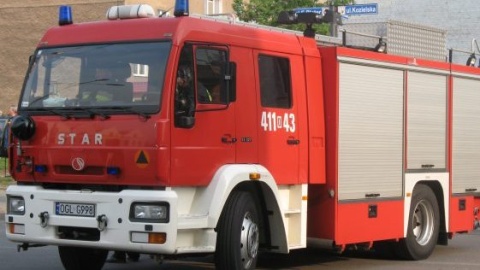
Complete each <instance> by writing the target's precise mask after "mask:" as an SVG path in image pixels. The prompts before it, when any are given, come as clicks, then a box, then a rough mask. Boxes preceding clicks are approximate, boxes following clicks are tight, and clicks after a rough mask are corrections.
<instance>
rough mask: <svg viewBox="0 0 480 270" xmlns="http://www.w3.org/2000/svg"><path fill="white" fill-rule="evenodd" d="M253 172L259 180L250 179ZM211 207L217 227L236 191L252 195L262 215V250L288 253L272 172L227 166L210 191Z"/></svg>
mask: <svg viewBox="0 0 480 270" xmlns="http://www.w3.org/2000/svg"><path fill="white" fill-rule="evenodd" d="M250 173H259V174H260V179H259V180H250V178H249V174H250ZM207 189H208V190H209V192H207V193H206V196H207V197H209V201H210V205H209V209H208V213H209V214H208V215H209V221H211V222H209V224H210V225H212V227H214V228H216V227H217V225H218V223H219V221H220V217H221V214H222V212H223V209H224V207H225V205H226V203H227V200H228V199H229V197H230V196H231V194H233V193H234V192H236V191H247V192H250V193H251V194H252V195H253V196H254V198H255V201H256V203H255V204H256V205H257V207H258V208H257V209H258V211H259V215H260V222H261V224H260V231H261V234H260V235H261V244H262V248H268V249H272V250H274V251H275V252H280V253H288V244H287V236H286V229H285V228H286V227H285V223H284V220H283V218H282V217H283V213H282V212H281V210H280V207H279V204H278V202H279V199H280V198H279V191H278V187H277V185H276V182H275V180H274V178H273V176H272V175H271V174H270V172H269V171H268V170H267V169H266V168H264V167H263V166H260V165H251V164H246V165H225V166H222V168H221V169H220V170H219V171H218V172H217V174H216V175H215V177H214V180H213V181H212V183H211V184H210V185H209V187H208V188H207Z"/></svg>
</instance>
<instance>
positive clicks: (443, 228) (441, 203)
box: [415, 181, 447, 235]
mask: <svg viewBox="0 0 480 270" xmlns="http://www.w3.org/2000/svg"><path fill="white" fill-rule="evenodd" d="M418 185H425V186H428V187H429V188H430V189H431V190H432V191H433V193H434V194H435V197H436V198H437V203H438V209H439V213H440V231H439V233H440V235H442V234H445V233H447V222H446V220H447V219H446V213H447V212H446V210H447V209H445V205H446V204H445V196H444V193H443V188H442V185H441V184H440V182H439V181H420V182H418V183H417V184H416V185H415V187H417V186H418Z"/></svg>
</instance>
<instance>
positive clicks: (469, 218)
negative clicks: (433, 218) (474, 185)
mask: <svg viewBox="0 0 480 270" xmlns="http://www.w3.org/2000/svg"><path fill="white" fill-rule="evenodd" d="M473 208H474V198H473V196H452V198H450V224H449V225H450V231H452V232H469V231H471V230H473V229H474V228H473V224H474V221H475V217H474V215H473Z"/></svg>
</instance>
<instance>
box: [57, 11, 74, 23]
mask: <svg viewBox="0 0 480 270" xmlns="http://www.w3.org/2000/svg"><path fill="white" fill-rule="evenodd" d="M72 23H73V17H72V7H71V6H60V9H59V10H58V25H69V24H72Z"/></svg>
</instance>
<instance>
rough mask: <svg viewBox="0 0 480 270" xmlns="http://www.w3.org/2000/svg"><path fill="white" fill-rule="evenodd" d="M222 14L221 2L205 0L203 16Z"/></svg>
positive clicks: (220, 0)
mask: <svg viewBox="0 0 480 270" xmlns="http://www.w3.org/2000/svg"><path fill="white" fill-rule="evenodd" d="M220 13H222V0H205V14H207V15H212V14H220Z"/></svg>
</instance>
